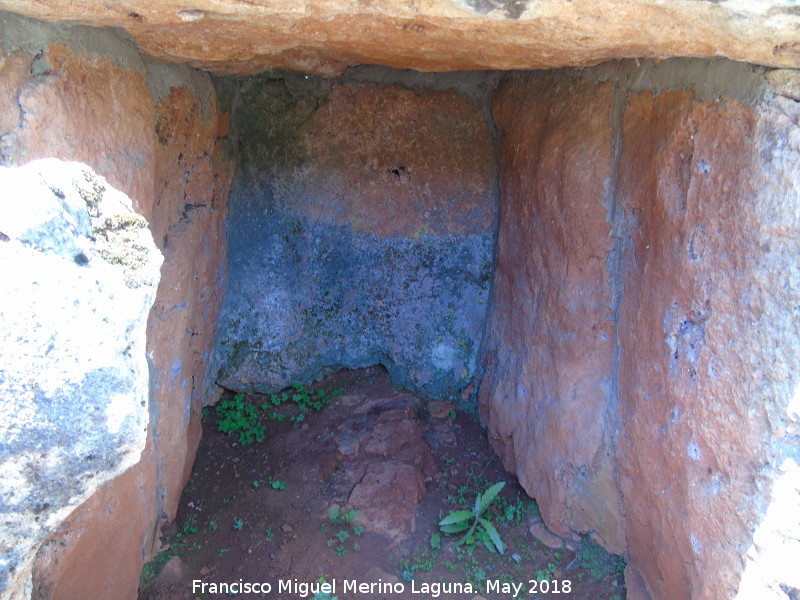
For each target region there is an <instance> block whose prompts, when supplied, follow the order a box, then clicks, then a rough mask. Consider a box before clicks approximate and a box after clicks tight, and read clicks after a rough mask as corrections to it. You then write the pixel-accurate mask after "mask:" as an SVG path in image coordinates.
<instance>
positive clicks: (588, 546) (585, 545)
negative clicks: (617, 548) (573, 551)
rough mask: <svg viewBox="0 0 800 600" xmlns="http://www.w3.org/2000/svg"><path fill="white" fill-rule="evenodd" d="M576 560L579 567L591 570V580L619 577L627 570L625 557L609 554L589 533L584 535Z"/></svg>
mask: <svg viewBox="0 0 800 600" xmlns="http://www.w3.org/2000/svg"><path fill="white" fill-rule="evenodd" d="M575 562H576V563H577V564H578V566H579V567H582V568H584V569H586V570H587V571H589V576H590V578H591V581H602V580H603V579H606V578H614V579H619V578H620V577H622V575H623V573H624V572H625V558H624V557H622V556H618V555H616V554H609V553H608V552H606V551H605V549H603V547H602V546H601V545H600V544H598V543H597V542H595V541H594V540H593V539H592V538H591V537H590V536H588V535H585V536H583V540H582V543H581V548H580V550H579V551H578V556H577V557H575Z"/></svg>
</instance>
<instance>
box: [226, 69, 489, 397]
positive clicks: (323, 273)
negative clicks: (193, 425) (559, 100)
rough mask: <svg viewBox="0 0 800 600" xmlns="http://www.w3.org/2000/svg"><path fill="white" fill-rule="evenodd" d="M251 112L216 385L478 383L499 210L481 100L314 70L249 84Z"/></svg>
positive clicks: (245, 101)
mask: <svg viewBox="0 0 800 600" xmlns="http://www.w3.org/2000/svg"><path fill="white" fill-rule="evenodd" d="M237 102H238V106H239V109H238V111H237V113H236V115H235V118H234V123H233V127H234V130H235V131H237V132H238V136H239V148H240V153H241V156H240V163H239V164H240V170H239V172H238V173H237V180H236V185H235V188H234V191H233V193H232V194H231V203H230V223H229V226H228V240H229V246H230V261H229V272H230V277H229V284H228V287H227V289H226V296H225V300H224V304H223V309H222V316H221V321H220V327H219V330H218V331H219V333H218V347H217V350H216V357H215V361H214V364H215V365H216V366H215V369H214V376H215V378H216V382H217V383H219V384H220V385H222V386H224V387H227V388H230V389H235V390H239V391H262V392H269V391H275V390H278V389H281V388H283V387H286V386H289V385H292V384H293V383H296V382H306V383H307V382H308V381H309V380H310V379H312V378H314V377H316V376H318V375H319V374H320V373H323V372H324V371H325V370H326V369H329V368H339V367H348V368H357V367H362V366H367V365H372V364H377V363H382V364H384V365H385V366H386V367H387V368H388V370H389V372H390V374H391V375H392V377H393V379H394V381H395V382H396V383H398V384H400V385H402V386H407V387H410V388H412V389H417V390H422V391H424V392H426V393H428V394H431V395H434V396H443V395H447V394H453V393H455V392H456V391H458V390H460V389H462V388H463V387H465V386H466V385H467V384H468V383H469V381H470V379H471V378H472V376H473V373H474V370H475V367H476V355H477V350H478V345H479V343H480V339H481V333H482V329H483V322H484V315H485V311H486V306H487V300H488V290H489V280H490V276H491V268H492V250H493V245H494V233H495V232H494V224H495V218H496V217H495V212H496V206H497V205H496V194H495V188H494V177H495V169H494V155H493V147H492V143H491V139H490V135H489V128H488V124H487V122H486V118H485V115H484V112H483V110H482V107H481V105H480V104H479V103H478V102H475V101H472V100H469V99H467V98H466V97H464V96H461V95H460V94H458V93H456V92H454V91H414V90H411V89H405V88H401V87H399V86H376V85H371V84H365V83H350V84H341V85H340V84H339V83H338V82H332V81H326V80H322V79H317V78H305V77H303V76H290V77H287V78H285V79H270V78H262V79H259V80H255V81H252V82H247V83H246V84H245V85H244V86H243V87H242V90H241V96H240V98H239V99H238V100H237Z"/></svg>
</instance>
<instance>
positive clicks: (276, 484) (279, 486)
mask: <svg viewBox="0 0 800 600" xmlns="http://www.w3.org/2000/svg"><path fill="white" fill-rule="evenodd" d="M267 483H269V485H270V487H271V488H272V489H273V490H285V489H286V482H284V481H278V480H277V479H273V478H272V476H271V475H270V478H269V479H268V480H267Z"/></svg>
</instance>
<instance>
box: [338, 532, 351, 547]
mask: <svg viewBox="0 0 800 600" xmlns="http://www.w3.org/2000/svg"><path fill="white" fill-rule="evenodd" d="M336 537H337V538H339V541H340V542H342V543H343V544H344V542H345V541H346V540H347V539H348V538H349V537H350V534H349V533H348V532H347V531H346V530H344V529H340V530H339V533H337V534H336Z"/></svg>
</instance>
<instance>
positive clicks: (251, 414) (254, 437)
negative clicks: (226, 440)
mask: <svg viewBox="0 0 800 600" xmlns="http://www.w3.org/2000/svg"><path fill="white" fill-rule="evenodd" d="M216 412H217V429H218V430H219V431H220V432H221V433H224V434H226V435H237V434H238V436H239V443H240V444H241V445H242V446H247V445H248V444H251V443H252V442H253V441H257V442H261V441H263V440H264V438H266V436H267V430H266V428H265V427H264V425H263V424H262V423H260V422H259V412H258V408H256V407H255V406H253V405H252V404H250V403H248V402H245V394H236V395H235V396H234V397H233V400H231V399H226V400H222V401H220V402H219V404H217V406H216Z"/></svg>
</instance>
